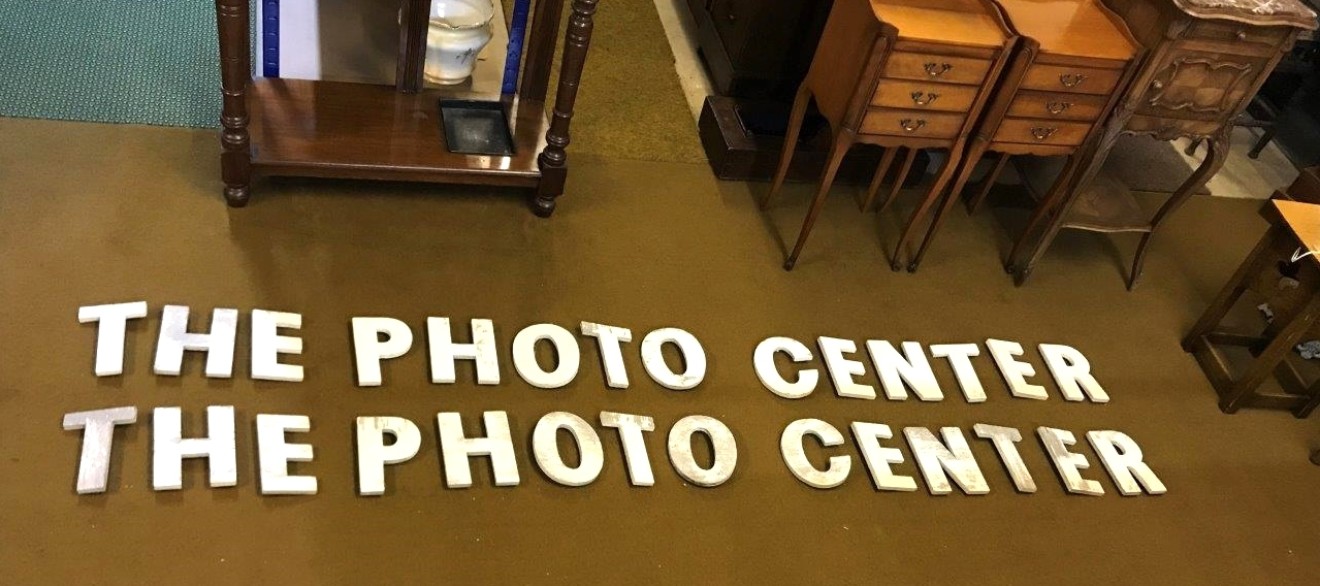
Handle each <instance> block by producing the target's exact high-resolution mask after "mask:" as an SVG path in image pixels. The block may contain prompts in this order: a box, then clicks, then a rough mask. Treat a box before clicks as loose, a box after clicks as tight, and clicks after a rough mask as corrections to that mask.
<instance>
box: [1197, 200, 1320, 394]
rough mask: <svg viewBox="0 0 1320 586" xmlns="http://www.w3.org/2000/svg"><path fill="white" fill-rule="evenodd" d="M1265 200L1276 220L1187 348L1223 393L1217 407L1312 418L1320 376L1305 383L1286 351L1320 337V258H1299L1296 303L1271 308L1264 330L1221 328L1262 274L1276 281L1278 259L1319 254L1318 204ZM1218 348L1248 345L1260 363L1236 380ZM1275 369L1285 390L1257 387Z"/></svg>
mask: <svg viewBox="0 0 1320 586" xmlns="http://www.w3.org/2000/svg"><path fill="white" fill-rule="evenodd" d="M1266 205H1267V207H1266V210H1265V212H1266V216H1267V217H1269V218H1270V221H1271V224H1272V225H1271V227H1270V230H1269V232H1267V233H1266V234H1265V236H1264V237H1263V238H1261V240H1260V243H1259V244H1257V245H1256V248H1255V250H1253V251H1252V252H1251V255H1250V256H1248V257H1247V259H1246V260H1245V261H1243V262H1242V265H1241V266H1239V267H1238V270H1237V272H1236V273H1234V274H1233V277H1232V278H1231V279H1230V280H1229V282H1228V284H1227V285H1225V286H1224V289H1223V291H1220V293H1219V295H1218V296H1216V297H1215V300H1214V301H1212V302H1211V303H1210V307H1208V308H1206V310H1205V313H1204V314H1202V315H1201V319H1199V320H1198V321H1197V322H1196V325H1195V326H1193V327H1192V331H1191V332H1189V333H1188V334H1187V337H1186V338H1184V339H1183V342H1182V346H1183V350H1186V351H1187V352H1191V353H1192V354H1194V355H1195V356H1196V360H1197V361H1198V362H1200V363H1201V368H1202V369H1203V370H1205V374H1206V376H1207V377H1209V379H1210V383H1211V384H1212V385H1214V387H1215V391H1216V392H1217V393H1218V394H1219V408H1220V409H1221V410H1223V411H1224V412H1225V413H1233V412H1235V411H1237V410H1238V409H1239V408H1242V407H1268V408H1276V409H1287V410H1290V411H1292V413H1293V415H1296V416H1297V417H1306V416H1307V415H1310V414H1311V412H1312V411H1314V410H1315V408H1316V407H1317V406H1320V379H1317V380H1315V381H1313V382H1311V383H1310V384H1307V383H1306V382H1305V380H1304V379H1303V377H1302V375H1301V373H1299V372H1298V369H1297V368H1296V367H1294V366H1293V364H1291V363H1290V362H1289V357H1288V355H1289V354H1291V353H1292V352H1293V347H1294V346H1295V345H1296V344H1297V343H1298V342H1299V341H1302V340H1304V339H1306V338H1307V337H1308V334H1310V336H1320V328H1318V327H1317V325H1318V324H1320V255H1318V254H1314V253H1313V254H1310V255H1306V256H1304V257H1303V258H1299V259H1297V260H1296V261H1293V263H1292V265H1293V267H1292V268H1295V269H1296V273H1295V274H1294V275H1292V276H1291V277H1290V278H1291V279H1293V280H1294V281H1295V283H1296V284H1295V285H1294V286H1293V288H1294V291H1293V292H1291V293H1290V294H1289V295H1288V298H1289V299H1290V300H1291V303H1287V304H1286V306H1278V307H1274V308H1273V309H1274V320H1273V321H1272V322H1271V323H1270V324H1269V326H1268V327H1267V328H1265V333H1264V335H1261V336H1255V335H1249V334H1242V333H1238V332H1234V331H1230V330H1224V329H1219V326H1220V321H1221V320H1223V319H1224V316H1225V315H1227V314H1228V312H1229V310H1230V309H1231V308H1232V307H1233V303H1234V302H1235V301H1237V300H1238V298H1240V297H1242V295H1243V294H1244V293H1246V292H1247V290H1248V289H1250V288H1251V287H1250V285H1251V282H1252V281H1253V280H1256V279H1257V278H1258V277H1259V276H1260V275H1261V274H1262V273H1264V274H1266V275H1268V276H1269V277H1268V278H1269V279H1270V280H1278V279H1279V278H1280V277H1279V274H1278V271H1277V270H1276V269H1275V267H1276V263H1277V262H1279V261H1284V262H1285V263H1286V262H1288V261H1289V260H1291V259H1293V258H1296V257H1298V256H1302V255H1305V253H1306V252H1308V251H1317V252H1320V205H1316V204H1309V203H1301V202H1296V201H1288V200H1272V201H1270V202H1269V203H1268V204H1266ZM1216 345H1229V346H1244V347H1246V348H1248V349H1249V350H1250V351H1251V353H1252V354H1253V355H1255V360H1254V361H1253V362H1252V363H1251V365H1250V366H1249V367H1248V368H1247V369H1246V371H1245V372H1243V373H1242V375H1241V376H1239V377H1236V378H1234V377H1233V376H1232V375H1231V374H1230V369H1229V367H1228V365H1227V364H1226V363H1225V360H1224V357H1223V356H1222V355H1221V354H1220V352H1219V350H1218V349H1217V348H1216V347H1215V346H1216ZM1271 374H1273V375H1274V376H1276V377H1277V378H1278V381H1279V384H1280V386H1281V387H1283V391H1284V392H1283V394H1273V393H1262V392H1260V391H1258V390H1257V387H1259V386H1260V385H1261V383H1263V382H1264V381H1265V379H1267V378H1269V376H1270V375H1271Z"/></svg>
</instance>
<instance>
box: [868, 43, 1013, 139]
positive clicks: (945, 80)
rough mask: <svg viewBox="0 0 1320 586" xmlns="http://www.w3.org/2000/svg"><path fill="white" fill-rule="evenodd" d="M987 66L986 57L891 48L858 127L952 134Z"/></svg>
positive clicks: (891, 132) (941, 135)
mask: <svg viewBox="0 0 1320 586" xmlns="http://www.w3.org/2000/svg"><path fill="white" fill-rule="evenodd" d="M992 66H993V63H992V62H991V61H990V59H989V58H987V59H973V58H968V57H953V56H949V55H933V54H927V53H906V52H903V53H899V52H895V53H893V54H892V55H890V56H889V59H888V61H886V63H885V67H884V71H883V72H882V73H881V75H882V76H883V77H882V78H881V79H880V81H879V82H878V83H877V84H876V89H875V94H874V95H873V96H872V97H871V103H870V106H869V107H868V108H867V110H866V115H865V116H864V117H863V118H862V126H861V131H862V132H863V133H866V134H886V135H891V136H913V137H921V138H934V139H952V138H956V137H957V136H958V135H959V134H960V133H961V132H962V130H963V126H964V125H965V123H966V121H967V116H968V114H969V113H970V112H971V110H972V106H973V105H974V104H975V103H976V97H977V95H978V94H979V93H980V92H981V86H982V84H984V83H985V78H986V74H987V73H989V71H990V69H991V67H992Z"/></svg>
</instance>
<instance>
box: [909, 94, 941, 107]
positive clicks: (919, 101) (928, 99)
mask: <svg viewBox="0 0 1320 586" xmlns="http://www.w3.org/2000/svg"><path fill="white" fill-rule="evenodd" d="M923 95H924V96H925V97H922V96H923ZM939 98H940V95H939V94H937V93H935V92H926V93H925V94H922V93H921V92H912V103H914V104H916V105H918V106H929V105H931V104H933V103H934V102H935V100H938V99H939Z"/></svg>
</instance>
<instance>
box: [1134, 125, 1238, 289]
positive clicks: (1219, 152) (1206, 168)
mask: <svg viewBox="0 0 1320 586" xmlns="http://www.w3.org/2000/svg"><path fill="white" fill-rule="evenodd" d="M1228 141H1229V131H1228V130H1224V131H1221V132H1219V133H1217V134H1216V135H1215V136H1214V137H1213V138H1211V139H1210V140H1207V141H1205V143H1206V154H1205V161H1203V162H1201V166H1200V167H1197V168H1196V172H1194V173H1192V176H1191V177H1188V178H1187V180H1186V181H1183V184H1182V185H1180V186H1178V190H1177V191H1175V192H1173V195H1170V196H1169V201H1168V203H1166V204H1164V207H1161V208H1160V211H1159V212H1157V213H1156V214H1155V219H1153V220H1151V226H1150V232H1147V233H1145V234H1143V235H1142V236H1141V243H1140V244H1138V245H1137V254H1136V256H1135V257H1134V258H1133V259H1132V271H1131V272H1130V273H1128V283H1127V287H1128V290H1129V291H1131V290H1132V288H1133V287H1136V286H1137V280H1138V279H1140V278H1141V270H1142V268H1143V265H1144V264H1145V262H1146V248H1147V247H1149V246H1150V241H1151V239H1152V238H1153V237H1154V236H1155V231H1156V230H1158V229H1159V227H1160V225H1161V224H1163V223H1164V222H1165V221H1166V220H1168V218H1169V216H1171V215H1173V212H1175V211H1177V210H1178V208H1179V207H1182V204H1183V203H1184V202H1186V201H1187V198H1189V197H1191V196H1192V194H1194V193H1196V192H1197V191H1198V190H1199V189H1201V188H1202V187H1204V186H1205V182H1206V181H1209V180H1210V178H1211V177H1214V175H1215V173H1218V172H1219V169H1220V168H1221V167H1223V166H1224V160H1225V159H1226V158H1227V155H1228V145H1229V142H1228Z"/></svg>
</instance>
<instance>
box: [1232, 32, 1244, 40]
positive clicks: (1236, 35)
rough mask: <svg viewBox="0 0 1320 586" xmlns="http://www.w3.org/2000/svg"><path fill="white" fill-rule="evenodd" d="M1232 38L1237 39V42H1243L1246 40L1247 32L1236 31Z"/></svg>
mask: <svg viewBox="0 0 1320 586" xmlns="http://www.w3.org/2000/svg"><path fill="white" fill-rule="evenodd" d="M1233 36H1235V37H1237V40H1239V41H1245V40H1247V31H1244V30H1242V29H1238V32H1236V33H1233Z"/></svg>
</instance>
